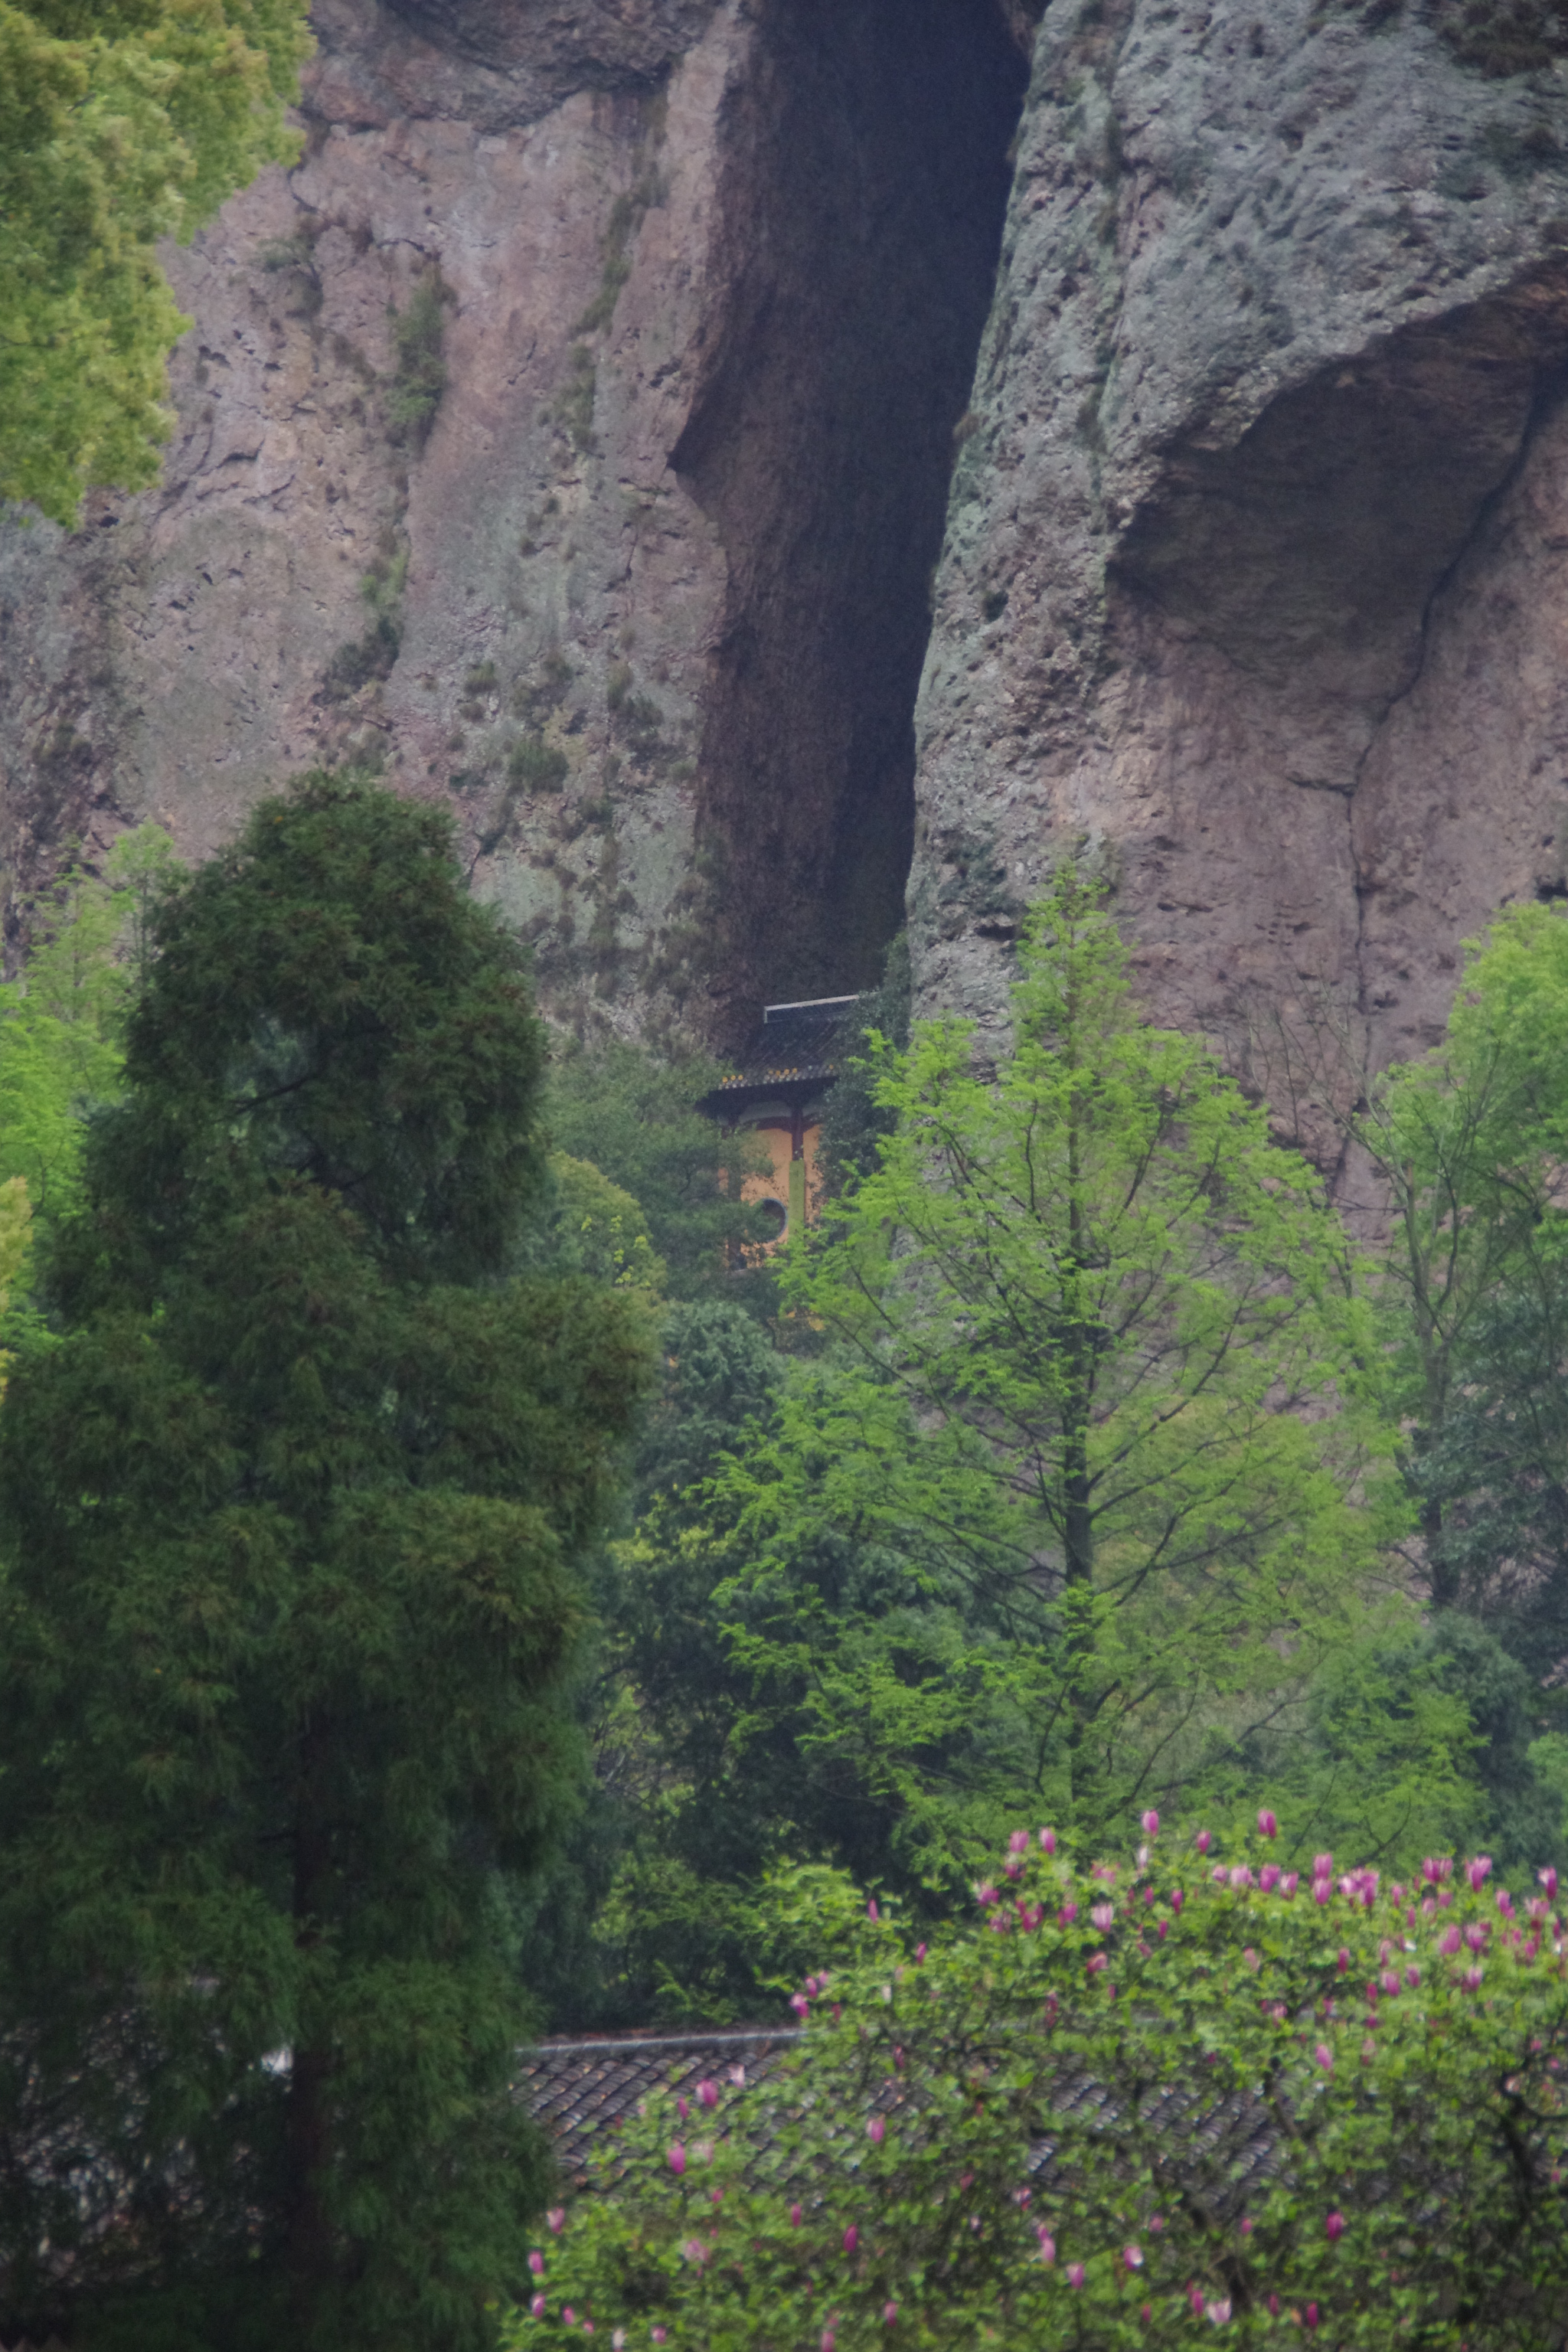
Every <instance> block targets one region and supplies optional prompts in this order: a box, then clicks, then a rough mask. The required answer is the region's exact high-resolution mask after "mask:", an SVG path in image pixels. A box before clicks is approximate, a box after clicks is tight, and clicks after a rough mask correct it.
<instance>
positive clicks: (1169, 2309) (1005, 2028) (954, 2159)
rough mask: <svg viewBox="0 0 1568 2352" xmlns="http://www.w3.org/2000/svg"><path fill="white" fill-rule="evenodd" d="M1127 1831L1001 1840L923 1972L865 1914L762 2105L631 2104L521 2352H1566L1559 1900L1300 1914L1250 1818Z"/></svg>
mask: <svg viewBox="0 0 1568 2352" xmlns="http://www.w3.org/2000/svg"><path fill="white" fill-rule="evenodd" d="M1144 1824H1145V1829H1144V1834H1145V1843H1144V1844H1143V1845H1142V1847H1141V1848H1140V1849H1139V1851H1138V1853H1137V1855H1136V1858H1135V1859H1134V1860H1132V1861H1131V1863H1128V1864H1109V1863H1100V1864H1094V1865H1093V1866H1092V1867H1089V1866H1085V1865H1082V1864H1074V1863H1073V1862H1072V1861H1071V1860H1069V1859H1068V1856H1067V1855H1066V1854H1065V1853H1063V1852H1062V1851H1060V1850H1058V1843H1057V1840H1056V1838H1055V1836H1054V1835H1053V1833H1052V1832H1050V1831H1049V1830H1041V1831H1040V1832H1037V1833H1031V1832H1023V1831H1019V1832H1016V1833H1015V1834H1014V1835H1013V1837H1012V1838H1011V1840H1010V1843H1009V1848H1008V1851H1007V1853H1006V1855H1005V1860H1004V1863H1003V1865H1002V1868H1001V1870H1000V1871H999V1872H998V1874H997V1878H996V1882H995V1884H994V1885H981V1886H979V1887H978V1888H977V1889H976V1894H977V1896H978V1902H979V1908H980V1915H981V1916H980V1921H979V1923H978V1924H976V1925H972V1926H970V1927H965V1928H963V1929H961V1930H958V1931H955V1932H953V1933H952V1935H951V1936H949V1937H947V1938H945V1939H944V1940H942V1942H940V1943H933V1944H932V1945H931V1947H930V1948H927V1947H926V1946H924V1945H920V1946H917V1947H915V1948H913V1949H912V1950H911V1949H910V1948H907V1946H906V1944H905V1941H904V1939H903V1937H901V1935H900V1931H899V1929H898V1927H896V1925H895V1924H893V1923H892V1922H890V1921H889V1919H887V1918H886V1917H885V1916H882V1917H879V1916H878V1906H877V1905H876V1904H875V1903H873V1904H871V1905H869V1906H868V1916H866V1918H865V1920H864V1921H863V1923H862V1927H861V1933H860V1937H859V1949H858V1955H857V1957H856V1958H854V1959H853V1960H852V1961H850V1962H849V1963H848V1964H847V1965H845V1966H844V1967H842V1968H841V1969H836V1970H835V1971H834V1972H833V1973H832V1975H831V1976H825V1975H824V1974H822V1973H821V1972H818V1973H817V1974H816V1975H814V1976H812V1977H810V1978H808V1979H806V1981H805V1985H804V1987H803V1988H802V1990H800V1992H799V1993H797V1995H796V1996H795V2010H796V2011H797V2013H798V2014H799V2015H800V2016H801V2018H802V2019H803V2020H804V2021H805V2029H806V2030H805V2034H804V2036H803V2039H802V2042H801V2043H800V2045H799V2049H798V2051H797V2052H796V2053H794V2054H793V2055H792V2058H791V2059H790V2061H789V2062H788V2063H787V2064H786V2066H785V2068H784V2071H783V2072H782V2073H781V2074H774V2075H773V2076H770V2078H769V2079H768V2082H767V2083H766V2084H765V2085H764V2086H759V2087H757V2088H755V2089H753V2090H752V2091H751V2092H749V2093H744V2094H742V2087H741V2085H740V2084H739V2082H738V2080H737V2079H734V2078H732V2079H731V2080H730V2081H727V2082H725V2083H724V2084H720V2083H717V2082H715V2083H709V2084H703V2085H702V2086H701V2088H700V2094H699V2103H698V2105H696V2106H695V2107H689V2105H688V2103H687V2102H685V2101H684V2100H681V2101H675V2100H673V2099H658V2100H653V2101H650V2102H649V2103H647V2107H646V2111H644V2112H641V2113H639V2116H638V2117H637V2120H636V2121H635V2122H633V2123H632V2124H631V2125H629V2126H628V2128H627V2129H626V2133H625V2135H624V2136H623V2137H622V2138H621V2140H620V2141H619V2143H618V2144H617V2147H616V2153H615V2156H614V2158H613V2160H611V2161H610V2162H609V2163H608V2164H607V2165H606V2166H605V2168H604V2169H603V2170H602V2172H601V2176H600V2179H599V2181H598V2183H597V2186H596V2190H595V2193H593V2194H590V2195H588V2196H586V2197H584V2199H583V2200H581V2201H580V2202H579V2203H578V2204H576V2205H575V2206H574V2207H573V2208H572V2209H571V2210H570V2212H567V2211H565V2210H556V2211H554V2212H552V2213H551V2214H550V2215H549V2217H548V2221H549V2229H550V2231H551V2232H552V2235H546V2234H545V2232H543V2231H542V2232H541V2236H542V2245H541V2246H540V2247H539V2248H538V2249H536V2250H535V2252H533V2254H532V2255H531V2258H530V2267H531V2270H532V2272H533V2273H534V2278H535V2282H536V2292H535V2293H534V2294H533V2297H532V2299H531V2304H530V2305H528V2307H527V2308H526V2309H523V2310H521V2311H519V2312H517V2313H516V2314H515V2315H513V2317H512V2319H511V2320H510V2323H509V2326H508V2329H507V2330H506V2332H505V2340H506V2342H507V2344H508V2345H509V2347H511V2352H545V2347H548V2346H552V2345H560V2344H563V2343H564V2342H566V2341H567V2340H568V2336H569V2332H570V2331H574V2330H575V2331H578V2332H579V2333H582V2334H587V2333H589V2332H590V2331H592V2332H593V2333H594V2334H595V2335H602V2336H606V2337H607V2338H608V2339H609V2343H610V2345H611V2346H612V2347H615V2352H634V2348H635V2352H641V2347H644V2346H647V2345H650V2344H651V2345H668V2347H670V2352H685V2347H692V2348H693V2352H696V2347H701V2352H729V2347H737V2348H738V2347H758V2352H763V2347H766V2352H852V2347H854V2352H858V2347H867V2346H870V2345H872V2344H877V2345H882V2346H887V2347H899V2346H912V2347H931V2352H934V2347H939V2346H940V2347H942V2352H958V2347H971V2346H975V2347H978V2346H980V2345H983V2344H990V2343H995V2344H1006V2345H1014V2346H1019V2347H1023V2346H1028V2347H1047V2346H1050V2347H1055V2346H1058V2345H1061V2346H1067V2345H1073V2346H1077V2347H1097V2352H1098V2347H1107V2352H1109V2347H1122V2346H1126V2347H1132V2346H1138V2347H1165V2346H1173V2345H1178V2344H1181V2345H1186V2344H1198V2343H1202V2344H1213V2343H1215V2341H1216V2340H1217V2341H1220V2342H1232V2341H1234V2342H1237V2343H1238V2344H1247V2345H1256V2344H1262V2343H1265V2342H1267V2343H1269V2344H1277V2345H1279V2346H1281V2347H1284V2346H1289V2345H1291V2344H1305V2343H1306V2342H1307V2341H1309V2340H1310V2341H1311V2342H1312V2343H1313V2344H1314V2346H1315V2347H1325V2352H1326V2347H1367V2352H1371V2347H1374V2346H1375V2347H1379V2352H1383V2347H1387V2346H1389V2345H1390V2344H1397V2343H1400V2342H1408V2343H1409V2344H1411V2345H1419V2346H1421V2347H1424V2352H1444V2347H1452V2348H1453V2352H1459V2347H1469V2352H1500V2347H1520V2352H1523V2347H1545V2346H1546V2345H1548V2344H1549V2343H1550V2344H1556V2343H1557V2342H1558V2341H1559V2340H1560V2337H1561V2313H1562V2310H1563V2302H1564V2297H1565V2295H1568V2233H1565V2232H1564V2230H1563V2218H1564V2216H1563V2204H1564V2193H1563V2188H1562V2185H1561V2184H1562V2169H1561V2168H1562V2166H1563V2160H1564V2156H1565V2153H1568V2115H1565V2113H1564V2103H1563V2064H1564V2060H1565V2057H1568V1980H1565V1978H1564V1968H1563V1942H1562V1933H1563V1930H1562V1923H1561V1920H1560V1918H1559V1917H1558V1916H1557V1914H1556V1912H1555V1910H1554V1908H1553V1906H1554V1904H1555V1900H1556V1895H1557V1882H1556V1876H1555V1874H1554V1873H1553V1872H1552V1871H1550V1870H1548V1871H1545V1872H1543V1873H1542V1889H1543V1891H1542V1894H1541V1895H1536V1896H1533V1897H1532V1898H1531V1900H1529V1901H1528V1902H1525V1901H1522V1900H1521V1901H1520V1902H1519V1903H1517V1904H1516V1902H1515V1898H1514V1897H1513V1896H1512V1895H1510V1894H1509V1893H1508V1892H1507V1891H1506V1890H1501V1889H1497V1888H1495V1886H1494V1885H1493V1883H1492V1882H1491V1878H1490V1873H1491V1864H1490V1863H1489V1861H1488V1860H1487V1858H1486V1857H1485V1856H1480V1857H1479V1858H1477V1859H1475V1860H1473V1861H1471V1862H1468V1863H1467V1864H1456V1863H1455V1862H1453V1861H1452V1860H1450V1859H1448V1858H1447V1857H1445V1858H1442V1859H1435V1860H1431V1861H1428V1862H1426V1863H1425V1864H1423V1865H1422V1871H1421V1875H1420V1876H1419V1878H1416V1879H1415V1880H1414V1881H1413V1882H1412V1883H1411V1884H1409V1885H1401V1884H1397V1883H1394V1884H1390V1883H1386V1882H1385V1881H1384V1880H1381V1879H1380V1878H1379V1875H1378V1874H1377V1873H1376V1872H1375V1871H1372V1870H1364V1869H1363V1870H1352V1871H1349V1872H1345V1871H1342V1870H1341V1869H1339V1868H1338V1867H1337V1866H1336V1864H1335V1863H1334V1860H1333V1858H1332V1856H1331V1855H1329V1854H1327V1853H1324V1854H1321V1855H1319V1856H1318V1858H1317V1861H1316V1863H1315V1864H1314V1869H1313V1874H1312V1875H1311V1877H1310V1880H1309V1879H1305V1878H1299V1877H1298V1874H1296V1873H1295V1872H1294V1871H1289V1872H1287V1871H1284V1870H1282V1869H1281V1867H1280V1866H1279V1864H1278V1863H1276V1862H1273V1861H1271V1860H1269V1859H1268V1853H1269V1849H1270V1841H1271V1840H1272V1838H1273V1835H1274V1830H1275V1823H1274V1817H1273V1815H1272V1814H1271V1813H1268V1812H1263V1813H1261V1814H1259V1816H1258V1824H1259V1831H1260V1840H1259V1842H1258V1843H1257V1844H1256V1845H1254V1846H1253V1848H1252V1849H1251V1850H1250V1851H1249V1852H1247V1853H1245V1854H1240V1853H1238V1854H1237V1855H1236V1856H1235V1857H1234V1858H1227V1859H1221V1858H1220V1856H1219V1854H1218V1853H1217V1849H1216V1844H1215V1841H1214V1840H1212V1839H1211V1838H1210V1837H1209V1836H1208V1834H1207V1833H1206V1832H1200V1833H1199V1834H1198V1835H1197V1836H1196V1837H1195V1838H1194V1839H1193V1840H1192V1841H1191V1842H1190V1843H1184V1845H1183V1848H1182V1851H1181V1852H1180V1853H1173V1854H1169V1855H1167V1854H1166V1853H1164V1851H1163V1848H1162V1847H1161V1845H1160V1843H1159V1841H1158V1835H1157V1832H1158V1817H1157V1816H1156V1815H1155V1814H1153V1813H1152V1812H1151V1813H1148V1814H1146V1815H1145V1816H1144ZM738 2075H739V2070H736V2076H737V2077H738ZM573 2340H575V2338H573Z"/></svg>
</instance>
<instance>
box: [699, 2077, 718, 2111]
mask: <svg viewBox="0 0 1568 2352" xmlns="http://www.w3.org/2000/svg"><path fill="white" fill-rule="evenodd" d="M697 2095H698V2097H699V2098H700V2100H701V2102H702V2104H703V2105H704V2106H705V2107H716V2106H717V2105H718V2104H719V2085H718V2084H717V2083H710V2082H702V2083H699V2084H698V2085H697Z"/></svg>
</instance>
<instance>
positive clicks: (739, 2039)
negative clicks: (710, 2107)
mask: <svg viewBox="0 0 1568 2352" xmlns="http://www.w3.org/2000/svg"><path fill="white" fill-rule="evenodd" d="M801 2038H802V2035H801V2029H800V2028H799V2027H798V2026H776V2025H775V2026H766V2025H763V2026H755V2027H751V2026H747V2027H730V2028H726V2029H723V2030H718V2031H715V2032H710V2033H673V2034H660V2033H613V2034H605V2035H601V2036H598V2037H587V2036H584V2037H580V2038H575V2039H573V2040H570V2041H563V2042H540V2043H538V2044H537V2046H536V2047H535V2048H534V2049H532V2050H531V2051H529V2052H528V2053H527V2054H526V2055H525V2057H524V2059H523V2061H522V2065H521V2085H522V2095H523V2096H524V2098H525V2099H526V2100H527V2102H528V2105H529V2106H530V2108H531V2112H532V2114H533V2116H535V2118H536V2120H537V2121H538V2122H539V2123H541V2124H542V2125H543V2126H544V2128H545V2130H546V2131H547V2132H549V2134H550V2135H551V2137H552V2139H553V2140H554V2142H555V2151H556V2156H557V2158H558V2159H559V2162H560V2166H561V2170H562V2173H563V2177H564V2178H565V2179H567V2180H568V2181H570V2182H571V2183H572V2185H573V2186H574V2187H578V2186H580V2185H581V2183H582V2181H583V2180H584V2178H585V2175H586V2172H587V2168H588V2163H589V2160H590V2158H592V2157H593V2156H594V2155H595V2153H596V2152H597V2150H598V2149H599V2148H600V2147H602V2145H603V2142H604V2137H605V2134H606V2133H609V2132H612V2131H614V2129H615V2128H616V2125H617V2124H619V2123H622V2122H624V2121H625V2119H626V2116H629V2115H630V2114H632V2112H633V2111H634V2109H635V2108H636V2106H637V2101H638V2100H639V2099H644V2098H646V2097H647V2095H648V2093H649V2092H650V2091H664V2090H673V2091H677V2092H679V2091H690V2090H692V2089H693V2087H694V2086H695V2084H698V2083H699V2082H700V2081H701V2080H702V2078H703V2077H704V2076H705V2075H709V2074H711V2075H713V2076H715V2077H724V2078H727V2080H728V2082H729V2083H730V2084H731V2085H732V2086H734V2087H740V2085H739V2084H736V2080H735V2074H734V2072H733V2070H734V2069H736V2068H739V2069H741V2082H742V2083H743V2084H744V2086H745V2087H746V2088H748V2089H750V2088H752V2087H753V2086H754V2085H755V2084H758V2083H760V2082H762V2081H763V2080H764V2078H765V2077H766V2076H767V2075H768V2074H770V2073H771V2072H772V2071H773V2068H774V2066H776V2065H777V2063H778V2062H779V2060H780V2058H782V2057H783V2056H784V2053H786V2051H788V2049H789V2048H790V2046H791V2045H792V2044H793V2043H795V2042H799V2041H800V2040H801Z"/></svg>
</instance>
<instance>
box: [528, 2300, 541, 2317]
mask: <svg viewBox="0 0 1568 2352" xmlns="http://www.w3.org/2000/svg"><path fill="white" fill-rule="evenodd" d="M528 2307H529V2309H530V2311H531V2313H532V2314H533V2316H534V2317H535V2319H542V2318H543V2316H544V2312H545V2303H544V2297H543V2296H542V2294H536V2295H535V2296H534V2298H533V2301H532V2302H531V2304H530V2305H529V2306H528Z"/></svg>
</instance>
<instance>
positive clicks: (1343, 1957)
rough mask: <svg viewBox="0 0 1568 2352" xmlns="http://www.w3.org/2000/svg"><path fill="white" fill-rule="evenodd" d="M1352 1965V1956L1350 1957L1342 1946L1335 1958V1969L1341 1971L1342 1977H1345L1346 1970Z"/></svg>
mask: <svg viewBox="0 0 1568 2352" xmlns="http://www.w3.org/2000/svg"><path fill="white" fill-rule="evenodd" d="M1350 1964H1351V1956H1350V1954H1349V1953H1348V1952H1347V1951H1346V1949H1345V1948H1344V1946H1343V1945H1341V1946H1340V1948H1339V1950H1338V1952H1337V1953H1336V1954H1335V1957H1334V1965H1335V1967H1336V1968H1337V1969H1339V1972H1340V1974H1341V1976H1343V1974H1344V1972H1345V1970H1346V1969H1348V1968H1349V1966H1350Z"/></svg>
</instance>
